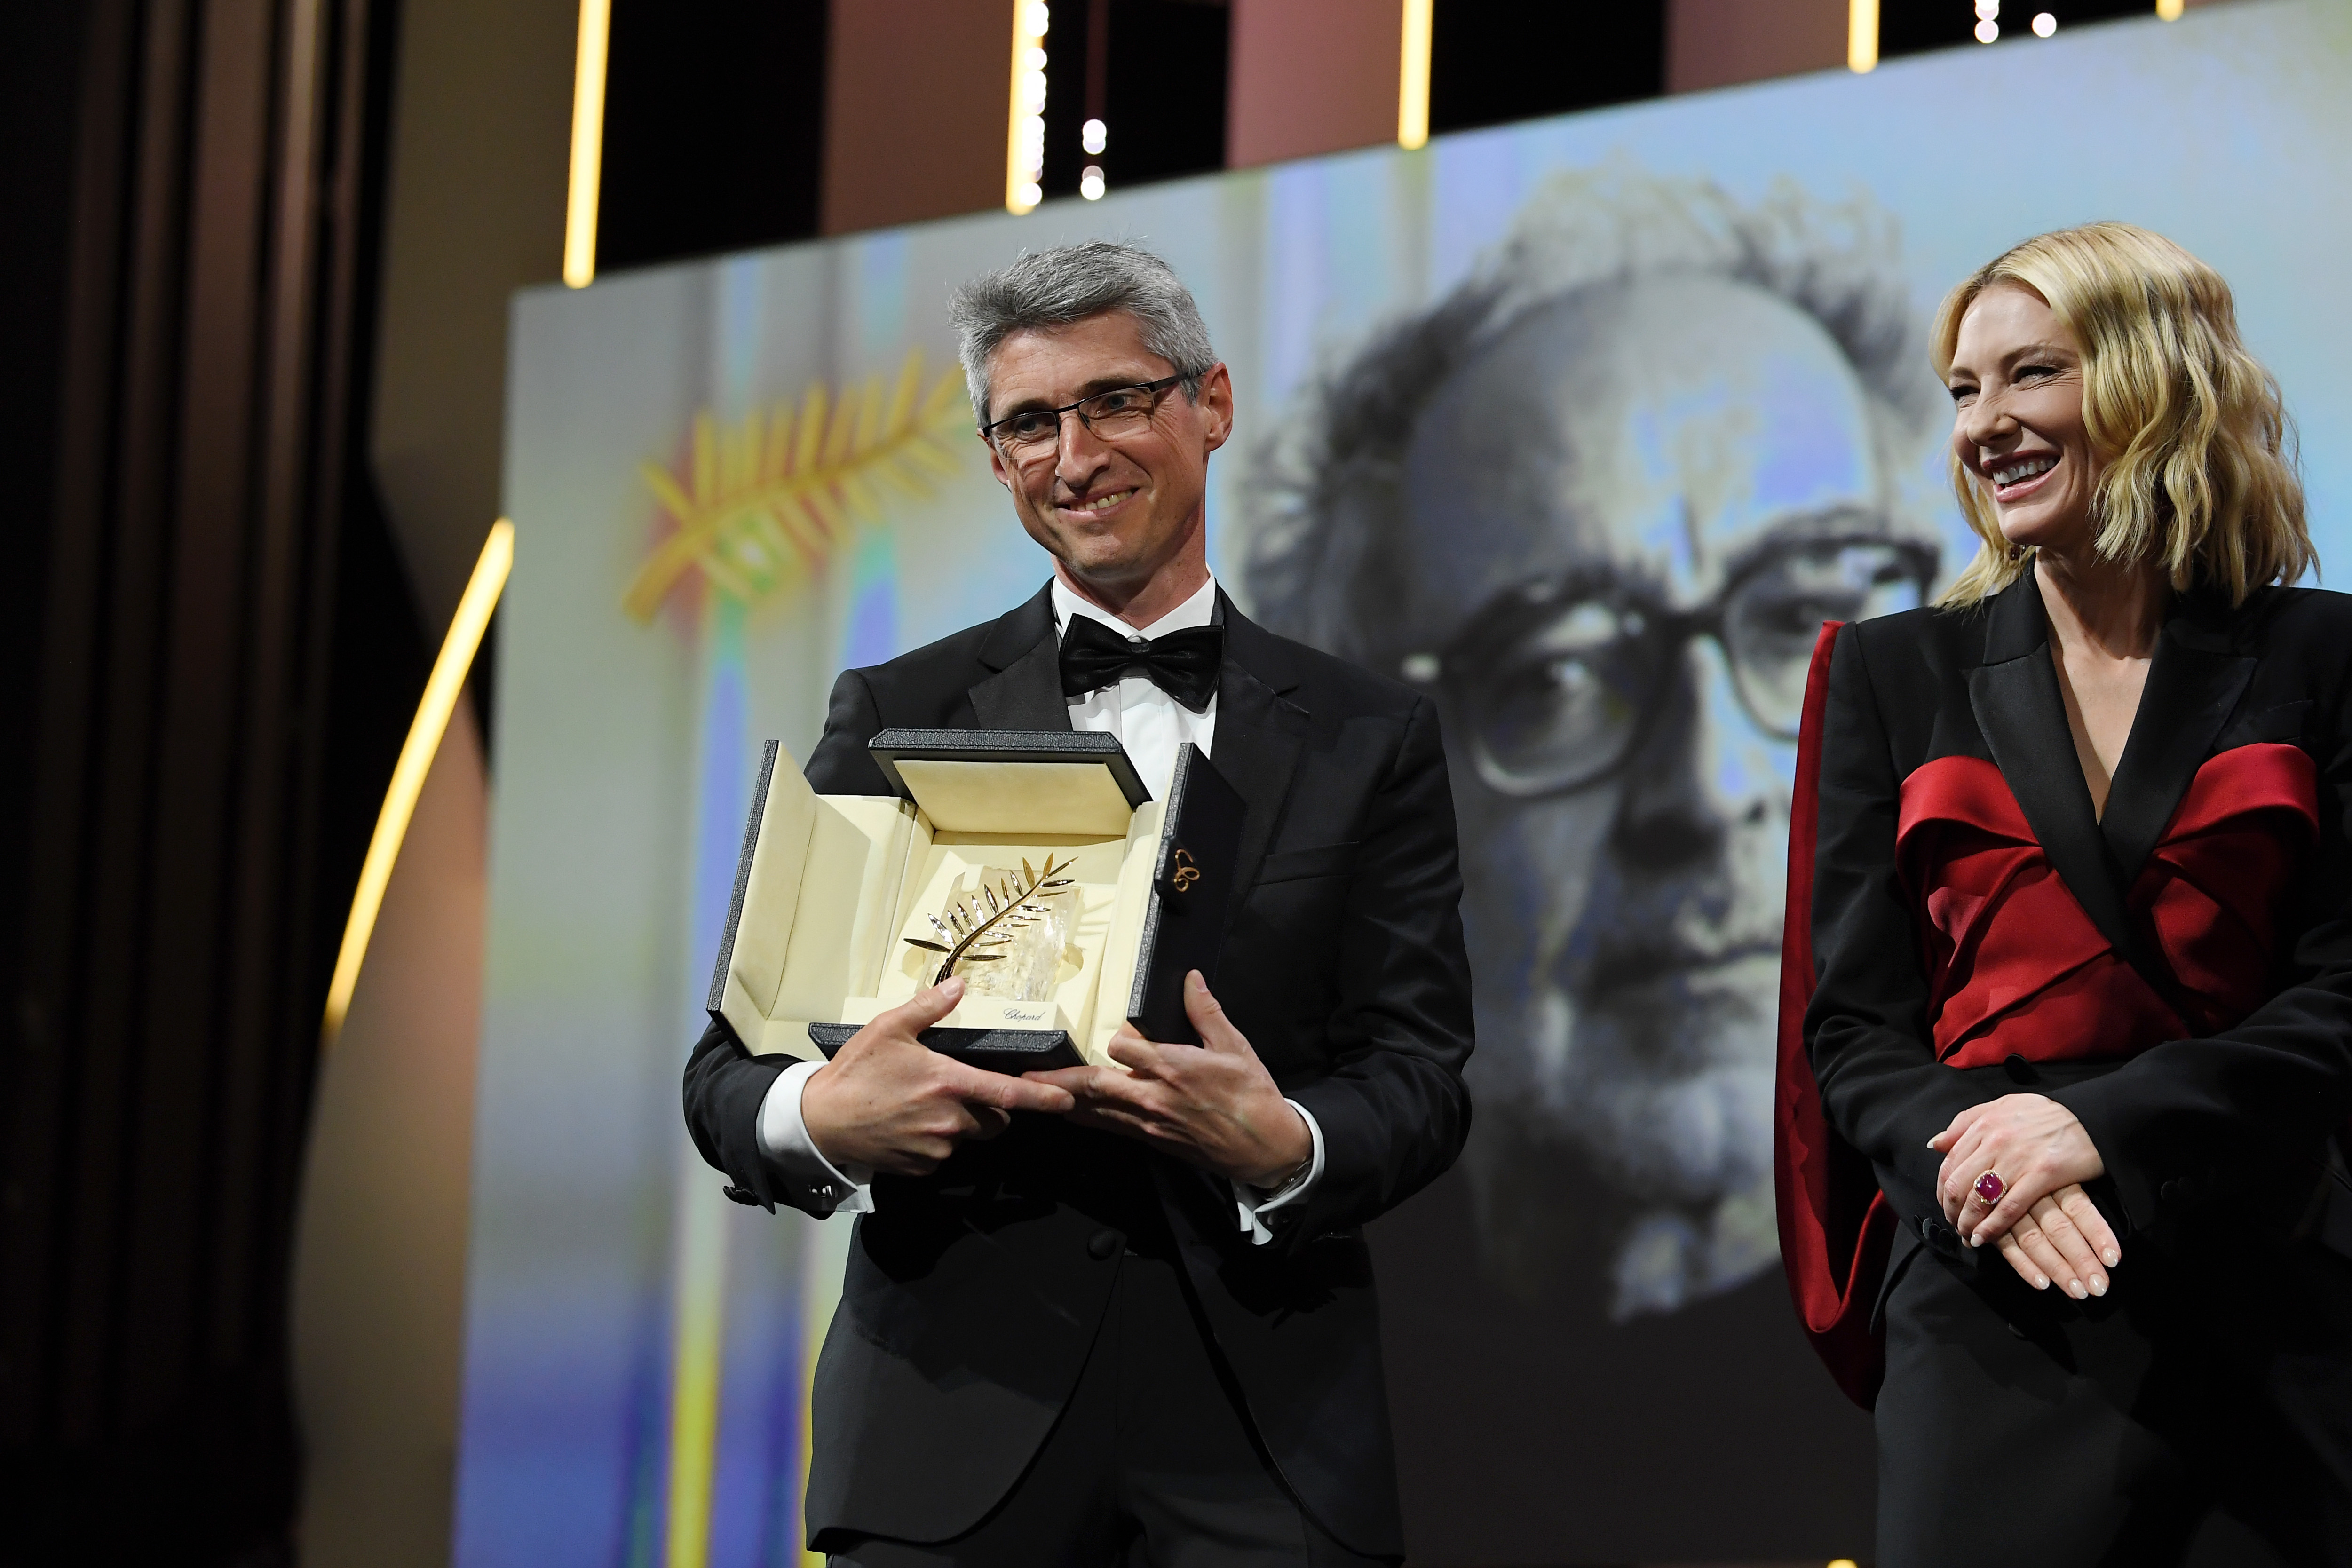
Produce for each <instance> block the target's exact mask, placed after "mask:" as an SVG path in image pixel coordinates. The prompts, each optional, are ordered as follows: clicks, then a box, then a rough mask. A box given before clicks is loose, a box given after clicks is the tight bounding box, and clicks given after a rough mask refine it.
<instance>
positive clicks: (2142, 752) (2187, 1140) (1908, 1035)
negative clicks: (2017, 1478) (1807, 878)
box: [1804, 572, 2352, 1272]
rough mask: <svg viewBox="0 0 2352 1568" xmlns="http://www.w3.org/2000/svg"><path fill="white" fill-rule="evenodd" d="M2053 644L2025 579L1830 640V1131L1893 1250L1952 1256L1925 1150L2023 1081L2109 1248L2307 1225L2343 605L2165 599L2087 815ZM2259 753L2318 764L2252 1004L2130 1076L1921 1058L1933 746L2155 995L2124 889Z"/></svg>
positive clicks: (1824, 1052) (2136, 1062)
mask: <svg viewBox="0 0 2352 1568" xmlns="http://www.w3.org/2000/svg"><path fill="white" fill-rule="evenodd" d="M2051 654H2052V650H2051V647H2050V637H2049V630H2048V622H2047V620H2046V619H2045V616H2044V611H2043V606H2042V595H2041V591H2040V588H2039V586H2038V585H2037V584H2036V582H2035V579H2034V576H2033V574H2032V573H2031V572H2028V573H2027V574H2025V575H2024V576H2023V577H2022V578H2021V580H2020V581H2019V582H2018V583H2017V584H2013V585H2012V586H2011V587H2010V588H2008V589H2006V590H2005V591H2003V592H2002V593H2000V595H1996V596H1995V597H1993V598H1992V599H1991V600H1990V601H1988V602H1987V603H1986V604H1985V605H1983V606H1981V607H1980V608H1979V609H1975V610H1970V611H1965V612H1952V611H1946V610H1938V609H1926V610H1916V611H1911V612H1908V613H1906V614H1904V615H1899V616H1887V617H1885V619H1882V620H1875V621H1864V622H1861V623H1859V624H1856V625H1853V626H1846V627H1844V628H1843V630H1842V631H1840V632H1839V633H1838V636H1837V641H1836V645H1835V649H1834V652H1833V654H1832V658H1831V663H1830V670H1829V686H1828V696H1827V705H1826V709H1825V711H1824V715H1823V729H1822V740H1821V767H1820V774H1819V787H1820V809H1819V816H1818V819H1817V821H1818V838H1817V841H1816V846H1815V851H1814V859H1813V884H1812V903H1811V937H1812V943H1813V954H1814V962H1815V964H1816V967H1817V971H1818V976H1819V978H1818V984H1817V986H1816V988H1815V990H1814V993H1813V995H1812V998H1811V1005H1810V1007H1809V1008H1808V1010H1807V1012H1806V1015H1805V1021H1804V1028H1805V1038H1806V1041H1807V1044H1808V1046H1809V1047H1810V1049H1809V1055H1810V1059H1811V1068H1812V1071H1813V1075H1814V1077H1815V1079H1816V1080H1817V1082H1818V1084H1819V1089H1820V1096H1821V1104H1822V1109H1823V1110H1824V1111H1825V1113H1826V1117H1827V1121H1828V1123H1829V1125H1830V1127H1831V1128H1832V1129H1833V1130H1834V1131H1836V1133H1837V1134H1838V1135H1839V1136H1840V1137H1841V1138H1843V1140H1844V1141H1845V1142H1847V1143H1848V1144H1850V1145H1851V1146H1852V1147H1853V1149H1855V1150H1857V1151H1859V1152H1860V1153H1861V1154H1862V1155H1864V1156H1865V1157H1866V1158H1867V1160H1868V1161H1869V1163H1870V1164H1871V1166H1872V1167H1874V1171H1875V1173H1876V1176H1877V1180H1878V1185H1879V1187H1880V1189H1881V1190H1882V1191H1884V1192H1885V1194H1886V1196H1887V1199H1888V1200H1889V1204H1890V1205H1891V1206H1892V1208H1893V1209H1894V1211H1895V1215H1896V1218H1897V1220H1898V1229H1897V1231H1896V1237H1897V1238H1898V1239H1897V1245H1898V1246H1900V1247H1906V1248H1908V1247H1916V1246H1917V1245H1919V1244H1920V1243H1921V1242H1923V1241H1924V1242H1925V1243H1926V1244H1927V1245H1928V1246H1931V1247H1935V1248H1936V1249H1937V1251H1939V1252H1942V1253H1945V1254H1946V1255H1947V1256H1949V1257H1954V1258H1959V1257H1961V1256H1963V1249H1961V1248H1959V1247H1958V1244H1957V1238H1956V1237H1953V1235H1952V1234H1951V1230H1950V1227H1949V1226H1947V1225H1945V1224H1944V1220H1943V1211H1942V1207H1941V1205H1939V1204H1938V1203H1937V1201H1936V1197H1935V1184H1936V1177H1937V1171H1938V1169H1939V1167H1940V1166H1941V1163H1942V1156H1941V1155H1939V1154H1937V1153H1936V1152H1934V1151H1933V1150H1930V1149H1928V1148H1927V1140H1928V1139H1929V1138H1931V1137H1933V1136H1935V1135H1936V1134H1937V1133H1938V1132H1940V1131H1943V1129H1944V1127H1945V1126H1946V1125H1947V1124H1948V1122H1949V1121H1950V1120H1951V1118H1952V1117H1953V1116H1954V1115H1955V1114H1956V1113H1958V1111H1959V1110H1961V1109H1962V1108H1964V1107H1966V1106H1969V1105H1973V1104H1978V1103H1981V1102H1983V1101H1986V1100H1993V1099H1997V1098H1999V1097H2000V1096H2001V1095H2003V1094H2008V1093H2013V1092H2018V1091H2020V1090H2021V1089H2025V1090H2029V1091H2032V1092H2039V1093H2045V1094H2048V1095H2049V1096H2050V1097H2051V1098H2052V1099H2053V1100H2058V1101H2059V1102H2061V1103H2062V1104H2063V1105H2065V1106H2066V1107H2067V1108H2068V1109H2069V1110H2072V1111H2074V1114H2075V1115H2076V1116H2077V1117H2078V1118H2079V1119H2080V1120H2081V1121H2082V1123H2083V1126H2084V1129H2085V1131H2088V1132H2089V1134H2090V1136H2091V1140H2092V1142H2093V1143H2094V1144H2095V1145H2096V1147H2097V1148H2098V1151H2099V1154H2100V1157H2101V1159H2102V1160H2103V1161H2104V1162H2105V1165H2106V1169H2107V1179H2108V1183H2109V1184H2110V1185H2108V1186H2107V1187H2106V1188H2105V1190H2103V1191H2101V1192H2099V1193H2098V1194H2096V1195H2099V1196H2101V1197H2102V1199H2103V1204H2102V1206H2103V1207H2105V1208H2106V1209H2107V1210H2108V1211H2109V1218H2110V1219H2111V1220H2113V1221H2116V1222H2118V1233H2119V1234H2121V1235H2129V1234H2133V1233H2139V1234H2141V1235H2142V1236H2143V1237H2144V1238H2146V1239H2147V1240H2150V1241H2151V1242H2157V1243H2166V1242H2167V1240H2168V1237H2182V1236H2190V1235H2196V1234H2204V1233H2203V1232H2202V1231H2200V1226H2201V1225H2203V1224H2204V1223H2205V1222H2207V1221H2219V1222H2220V1223H2221V1224H2223V1225H2225V1226H2235V1227H2238V1228H2239V1229H2240V1230H2241V1231H2243V1230H2246V1229H2251V1228H2252V1227H2255V1226H2261V1227H2263V1228H2265V1229H2267V1230H2268V1231H2270V1233H2271V1234H2273V1236H2277V1235H2283V1234H2284V1233H2286V1232H2289V1231H2292V1230H2294V1228H2295V1226H2296V1225H2297V1224H2298V1220H2299V1218H2301V1219H2303V1220H2304V1221H2305V1223H2307V1209H2308V1205H2310V1202H2311V1199H2312V1196H2313V1193H2314V1189H2315V1179H2316V1177H2317V1175H2318V1173H2319V1172H2320V1171H2321V1170H2322V1169H2323V1167H2324V1166H2325V1164H2326V1161H2327V1160H2328V1158H2329V1154H2328V1150H2327V1147H2326V1144H2327V1139H2328V1136H2329V1134H2331V1133H2334V1132H2336V1131H2339V1130H2341V1129H2342V1128H2343V1127H2344V1126H2345V1123H2346V1119H2347V1116H2352V598H2347V597H2346V596H2345V595H2340V594H2330V593H2322V592H2318V591H2316V590H2306V589H2293V588H2265V589H2260V590H2257V591H2256V592H2255V593H2254V594H2253V595H2252V596H2251V597H2249V598H2248V599H2247V601H2246V602H2245V603H2244V604H2242V605H2238V606H2236V607H2234V608H2233V607H2231V605H2228V604H2227V602H2226V601H2225V600H2223V599H2221V598H2219V597H2217V596H2215V595H2210V594H2206V593H2203V592H2198V593H2192V594H2189V595H2182V596H2179V597H2178V598H2177V599H2176V601H2175V603H2174V605H2173V607H2172V609H2171V612H2170V614H2169V616H2168V619H2167V621H2166V623H2165V626H2164V628H2163V631H2162V633H2161V635H2160V636H2159V637H2158V640H2157V647H2156V653H2155V658H2154V660H2153V662H2152V663H2151V665H2150V667H2149V670H2148V676H2147V688H2146V690H2145V693H2144V695H2143V696H2142V698H2141V700H2140V707H2139V711H2138V713H2137V717H2136V719H2135V721H2134V722H2133V726H2132V731H2131V737H2130V741H2129V742H2128V744H2127V745H2126V749H2125V752H2124V755H2123V758H2122V760H2121V762H2120V763H2118V765H2117V767H2116V776H2115V780H2114V784H2113V787H2112V789H2111V791H2110V793H2109V795H2108V798H2107V805H2106V810H2105V814H2104V815H2095V813H2094V812H2093V809H2092V805H2091V798H2090V792H2089V790H2088V788H2087V787H2086V786H2085V785H2084V780H2083V774H2082V768H2081V765H2080V763H2078V762H2077V760H2076V757H2075V752H2074V741H2073V738H2072V735H2071V733H2070V731H2069V730H2068V728H2067V723H2066V714H2065V710H2064V706H2063V699H2062V697H2061V696H2060V693H2059V688H2058V681H2057V675H2056V670H2055V668H2054V666H2053V663H2052V657H2051ZM2263 743H2275V744H2284V745H2292V746H2295V747H2298V748H2300V749H2301V750H2302V751H2303V752H2305V754H2306V755H2308V756H2309V757H2310V759H2311V761H2312V763H2313V764H2314V771H2315V773H2316V775H2317V815H2318V841H2317V843H2316V845H2315V847H2314V848H2313V850H2312V853H2311V855H2310V857H2309V862H2308V864H2307V866H2305V868H2304V869H2303V871H2302V874H2301V875H2300V876H2299V877H2297V878H2296V879H2294V882H2293V884H2292V885H2291V886H2290V887H2289V888H2288V889H2286V892H2285V907H2284V908H2282V909H2280V910H2278V926H2277V938H2276V942H2275V944H2274V952H2275V964H2276V967H2275V970H2274V973H2273V976H2272V978H2271V980H2270V982H2269V984H2268V985H2267V986H2266V988H2265V989H2266V991H2267V994H2268V995H2269V998H2270V999H2269V1000H2268V1001H2267V1002H2265V1003H2263V1004H2262V1005H2259V1006H2257V1007H2256V1008H2255V1009H2254V1010H2253V1012H2252V1014H2251V1015H2250V1016H2246V1017H2245V1018H2243V1019H2242V1021H2240V1022H2238V1023H2236V1024H2234V1025H2233V1026H2229V1027H2226V1028H2222V1029H2220V1030H2219V1031H2217V1032H2215V1033H2212V1034H2210V1035H2205V1036H2202V1037H2192V1038H2179V1039H2170V1040H2164V1041H2161V1042H2158V1043H2155V1044H2153V1045H2152V1046H2151V1047H2149V1048H2147V1049H2145V1050H2143V1051H2141V1052H2139V1053H2138V1054H2137V1055H2136V1056H2133V1057H2132V1058H2129V1059H2128V1060H2126V1061H2123V1062H2121V1063H2116V1062H2113V1061H2109V1062H2103V1063H2095V1064H2094V1063H2080V1064H2066V1065H2064V1066H2063V1068H2056V1069H2053V1068H2035V1067H2033V1066H2032V1064H2029V1063H2026V1062H2024V1061H2023V1060H2022V1058H2011V1059H2010V1060H2009V1061H2008V1062H2006V1063H2004V1064H2002V1065H2000V1066H1996V1067H1989V1068H1969V1069H1965V1070H1959V1069H1955V1068H1949V1067H1946V1066H1943V1065H1940V1064H1939V1063H1937V1060H1936V1059H1935V1055H1934V1051H1933V1049H1932V1048H1931V1047H1930V1046H1929V1044H1928V1042H1929V1040H1930V1038H1931V1030H1930V1019H1929V1016H1928V1006H1929V999H1928V987H1927V977H1926V975H1925V973H1924V971H1923V965H1922V957H1921V945H1920V937H1919V927H1918V924H1917V919H1918V916H1917V911H1916V908H1915V906H1914V905H1913V903H1912V902H1911V898H1910V895H1908V894H1906V890H1905V889H1903V887H1902V886H1901V885H1900V880H1899V878H1898V875H1897V871H1896V867H1895V834H1896V814H1897V811H1898V809H1899V802H1900V796H1901V788H1902V783H1903V781H1904V779H1906V777H1907V776H1909V775H1910V774H1911V773H1913V772H1915V771H1916V770H1917V769H1918V768H1920V767H1921V766H1922V765H1924V764H1926V763H1930V762H1933V761H1936V760H1937V759H1939V758H1946V757H1954V756H1965V757H1974V758H1979V759H1981V760H1984V761H1987V762H1990V763H1992V764H1993V765H1994V766H1996V767H1998V768H1999V769H2000V774H2001V777H2002V779H2003V780H2004V781H2005V782H2006V783H2007V784H2008V786H2009V788H2010V791H2011V794H2012V795H2014V796H2015V798H2016V801H2017V804H2018V805H2019V807H2020V808H2021V811H2022V814H2023V816H2024V817H2025V819H2026V821H2027V823H2028V824H2029V825H2030V826H2031V827H2032V831H2033V836H2034V837H2035V839H2037V840H2038V841H2039V843H2040V845H2041V847H2042V851H2043V853H2044V855H2045V856H2046V857H2047V858H2048V860H2049V862H2050V865H2051V867H2052V868H2053V869H2054V870H2055V871H2056V873H2057V874H2058V876H2059V877H2060V878H2061V879H2063V882H2064V884H2065V887H2066V889H2067V890H2068V891H2069V892H2070V893H2071V894H2072V895H2073V897H2074V900H2075V901H2076V902H2078V903H2079V904H2080V905H2081V907H2082V910H2083V911H2084V914H2085V915H2087V916H2088V917H2089V919H2090V921H2091V922H2092V923H2093V924H2094V925H2095V927H2096V928H2097V929H2098V931H2099V933H2100V935H2101V936H2103V937H2104V938H2105V939H2106V941H2107V942H2109V943H2110V944H2111V946H2112V947H2113V949H2114V951H2115V952H2116V953H2117V954H2119V955H2122V956H2124V957H2126V958H2127V959H2128V960H2130V961H2131V962H2132V963H2134V965H2135V967H2137V968H2139V969H2140V971H2141V973H2143V974H2144V975H2151V976H2152V978H2151V982H2150V983H2151V986H2152V987H2153V988H2156V989H2157V990H2158V993H2159V994H2163V987H2164V986H2165V985H2167V984H2169V981H2168V975H2167V974H2166V973H2164V972H2163V970H2164V964H2165V960H2164V958H2163V955H2162V954H2161V953H2160V952H2157V951H2156V950H2155V945H2154V943H2153V942H2152V941H2151V940H2150V932H2149V931H2148V930H2147V928H2145V927H2144V926H2142V925H2140V924H2139V922H2138V921H2137V919H2136V918H2135V917H2134V916H2132V915H2131V914H2130V913H2129V912H2128V911H2127V910H2126V894H2127V892H2128V890H2129V889H2131V888H2132V886H2133V883H2134V880H2135V879H2136V878H2137V876H2138V875H2139V872H2140V870H2141V868H2142V867H2143V865H2144V864H2145V863H2146V862H2147V858H2148V857H2149V854H2150V851H2151V849H2152V848H2153V847H2155V846H2156V844H2157V843H2158V837H2159V836H2160V835H2161V834H2163V833H2164V831H2165V830H2166V828H2167V826H2168V824H2169V823H2170V822H2171V820H2172V818H2173V816H2174V813H2175V811H2176V809H2177V808H2178V807H2179V805H2180V802H2181V800H2182V798H2183V796H2184V795H2186V794H2187V792H2188V790H2189V785H2190V784H2191V782H2192V780H2193V779H2194V778H2195V776H2196V774H2197V773H2198V770H2199V769H2200V767H2201V766H2202V765H2203V764H2204V763H2206V762H2207V761H2208V760H2209V759H2210V758H2212V757H2214V756H2216V755H2218V754H2219V753H2221V752H2227V751H2230V750H2231V749H2233V748H2236V747H2241V746H2248V745H2256V744H2263ZM1983 1257H1984V1258H1990V1250H1988V1252H1987V1253H1986V1254H1984V1255H1983ZM1969 1261H1971V1262H1978V1261H1979V1258H1976V1257H1974V1256H1971V1257H1970V1258H1969ZM1983 1266H1986V1267H1995V1266H1997V1267H1999V1268H2001V1269H2002V1270H2003V1271H2004V1272H2005V1271H2006V1268H2007V1266H2006V1265H2005V1264H2000V1263H1998V1260H1993V1262H1991V1263H1987V1264H1984V1265H1983Z"/></svg>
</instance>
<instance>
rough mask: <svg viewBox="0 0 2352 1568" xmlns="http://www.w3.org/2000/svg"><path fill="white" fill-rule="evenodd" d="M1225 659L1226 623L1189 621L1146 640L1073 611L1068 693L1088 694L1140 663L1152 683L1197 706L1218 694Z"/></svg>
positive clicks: (1067, 636)
mask: <svg viewBox="0 0 2352 1568" xmlns="http://www.w3.org/2000/svg"><path fill="white" fill-rule="evenodd" d="M1224 661H1225V628H1224V627H1223V626H1187V627H1185V628H1184V629H1183V630H1182V631H1181V632H1170V633H1169V634H1168V635H1167V636H1166V637H1153V638H1151V639H1150V641H1148V642H1147V641H1145V640H1144V639H1143V638H1141V637H1121V636H1119V635H1118V633H1117V632H1115V631H1113V630H1111V628H1110V627H1108V626H1105V625H1103V624H1102V622H1100V621H1098V620H1096V619H1095V618H1094V617H1093V616H1081V615H1077V614H1076V613H1073V614H1072V615H1071V616H1070V624H1069V626H1068V627H1067V629H1066V630H1065V631H1064V632H1063V633H1062V695H1063V696H1065V697H1084V696H1085V695H1086V694H1087V692H1089V691H1099V690H1101V689H1103V688H1104V687H1106V686H1109V685H1111V684H1113V683H1114V682H1116V681H1117V680H1118V679H1119V678H1120V677H1121V676H1124V675H1125V674H1126V673H1127V672H1128V671H1129V670H1130V669H1139V670H1141V671H1142V672H1143V673H1144V674H1146V675H1148V676H1150V678H1151V683H1152V684H1153V685H1154V686H1157V687H1158V688H1160V690H1162V691H1165V692H1166V693H1168V695H1169V696H1171V697H1173V698H1174V699H1176V700H1177V701H1179V702H1181V703H1182V704H1183V705H1184V706H1185V707H1187V708H1190V709H1191V710H1192V711H1193V712H1195V713H1199V712H1202V711H1204V710H1206V709H1207V708H1208V706H1209V699H1210V698H1212V697H1214V696H1215V695H1216V694H1217V668H1218V667H1219V666H1220V665H1222V664H1223V663H1224Z"/></svg>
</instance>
